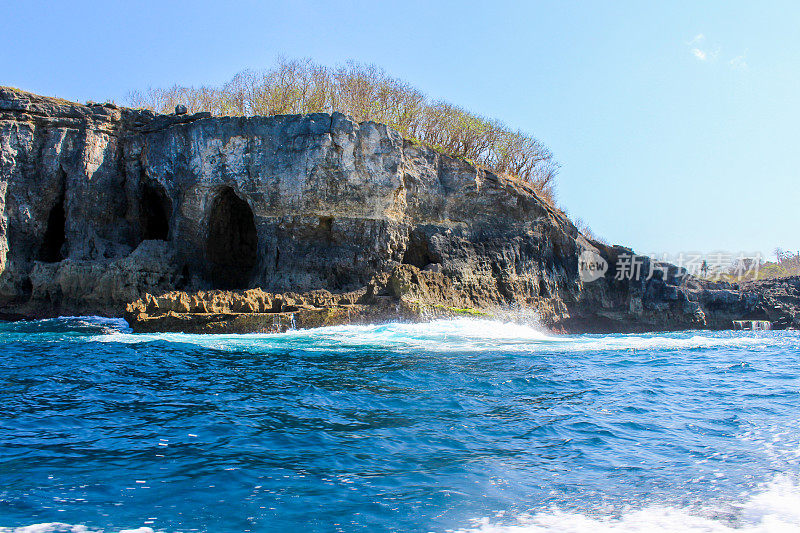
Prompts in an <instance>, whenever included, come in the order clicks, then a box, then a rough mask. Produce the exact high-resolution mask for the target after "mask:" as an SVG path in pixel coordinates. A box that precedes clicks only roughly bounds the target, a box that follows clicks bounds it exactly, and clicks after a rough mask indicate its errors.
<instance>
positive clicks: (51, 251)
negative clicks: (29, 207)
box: [39, 169, 67, 263]
mask: <svg viewBox="0 0 800 533" xmlns="http://www.w3.org/2000/svg"><path fill="white" fill-rule="evenodd" d="M60 187H61V191H60V192H59V195H58V199H57V200H56V203H55V205H54V206H53V207H52V208H50V213H49V214H48V215H47V226H46V227H45V230H44V238H43V239H42V245H41V247H40V248H39V261H42V262H44V263H58V262H59V261H62V260H63V259H64V244H65V243H66V242H67V233H66V225H67V217H66V212H65V210H64V190H65V188H66V174H65V172H64V170H63V169H62V170H61V186H60Z"/></svg>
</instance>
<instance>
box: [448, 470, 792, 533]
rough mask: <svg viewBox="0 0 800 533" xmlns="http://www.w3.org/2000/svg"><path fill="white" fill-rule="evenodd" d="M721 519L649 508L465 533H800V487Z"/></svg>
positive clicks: (481, 524)
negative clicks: (613, 514)
mask: <svg viewBox="0 0 800 533" xmlns="http://www.w3.org/2000/svg"><path fill="white" fill-rule="evenodd" d="M728 510H729V511H730V512H725V513H722V514H723V517H720V509H719V508H713V509H712V508H707V509H696V510H695V509H684V508H679V507H668V506H664V507H657V506H652V507H646V508H644V509H638V510H630V511H626V512H623V513H621V514H619V515H618V516H592V515H590V514H583V513H571V512H564V511H560V510H557V509H554V510H550V511H547V512H537V513H531V514H523V515H520V516H517V517H515V518H514V519H512V520H504V519H503V518H502V517H494V518H481V519H476V520H473V521H472V523H471V524H470V525H469V526H467V527H465V528H463V529H459V530H457V531H458V532H460V533H556V532H557V533H651V532H659V533H679V532H680V533H684V532H689V533H789V532H797V531H800V487H799V486H798V485H797V484H796V483H794V482H792V481H790V480H789V479H788V478H785V477H780V478H777V479H775V480H774V481H773V482H771V483H769V484H767V485H765V486H764V487H763V490H762V491H760V492H758V493H756V494H754V495H752V496H750V497H749V498H747V499H746V500H745V501H743V502H742V503H739V504H734V505H733V506H731V507H730V509H725V511H728Z"/></svg>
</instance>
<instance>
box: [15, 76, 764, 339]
mask: <svg viewBox="0 0 800 533" xmlns="http://www.w3.org/2000/svg"><path fill="white" fill-rule="evenodd" d="M0 172H1V178H0V179H1V181H0V311H1V312H2V313H4V315H5V316H7V317H9V316H33V317H38V316H52V315H58V314H103V315H114V316H120V315H121V314H122V313H123V312H125V308H126V305H127V304H129V303H130V302H134V303H132V304H131V306H130V307H129V309H128V311H127V313H128V315H127V316H128V317H129V319H130V320H133V321H134V322H136V323H139V322H141V323H142V324H144V323H146V321H147V319H148V316H150V315H153V316H162V315H166V314H168V313H172V314H173V315H176V316H177V315H180V316H182V317H184V319H185V317H186V316H189V315H192V316H194V317H195V318H194V319H193V320H195V321H197V320H199V317H200V315H204V316H205V315H224V316H228V315H235V314H239V315H241V314H270V313H284V312H290V313H292V312H294V313H296V312H298V311H299V310H301V309H305V310H306V311H308V312H311V311H313V310H319V309H327V310H331V311H332V312H333V311H335V312H334V313H333V314H336V313H339V312H340V308H341V309H345V308H346V306H351V307H350V308H349V312H350V315H349V316H351V317H352V316H353V310H354V309H356V308H355V307H352V306H363V308H362V309H361V310H360V311H359V312H358V313H355V314H356V315H358V316H359V317H362V318H364V319H374V318H375V317H378V316H380V317H382V319H387V318H392V316H393V315H392V313H393V312H394V313H396V315H394V316H401V317H406V316H408V313H411V314H412V315H414V316H418V314H419V310H420V309H421V308H426V309H431V308H432V309H448V308H449V309H473V310H479V311H480V310H488V309H504V308H506V309H507V308H515V307H516V308H523V309H529V310H534V311H536V312H537V313H538V315H539V317H540V319H541V320H542V322H543V323H544V324H545V325H548V326H550V327H553V328H555V329H558V330H562V331H603V330H605V331H639V330H652V329H682V328H686V327H730V324H727V322H729V321H730V320H731V319H733V318H751V317H749V316H744V315H753V314H758V313H759V312H761V311H763V309H760V308H759V307H758V306H759V301H760V300H759V296H758V295H757V294H756V293H755V292H753V291H752V290H750V291H749V292H748V291H747V290H740V289H739V288H736V287H726V288H714V287H712V286H710V285H708V284H703V283H701V282H699V281H696V280H694V281H693V280H691V279H690V280H689V281H690V283H688V284H687V281H686V280H687V278H686V277H685V276H682V275H681V273H680V272H669V268H667V269H666V271H665V272H663V273H662V274H661V275H658V276H656V275H653V276H650V277H648V279H644V277H643V278H642V279H635V280H632V279H625V278H622V279H616V278H617V277H618V276H616V275H615V274H616V272H615V269H614V267H613V265H614V264H615V262H616V259H617V258H618V257H619V256H620V254H624V253H628V252H629V251H626V250H625V249H624V248H621V247H611V246H606V245H604V244H601V243H598V242H594V241H591V240H589V239H587V238H586V237H585V236H583V235H582V234H581V233H580V232H579V231H578V230H577V229H576V228H575V226H574V225H573V224H572V223H571V222H570V221H569V220H568V219H567V218H566V217H565V216H564V214H563V213H561V212H560V211H559V210H557V209H555V208H553V207H552V206H550V205H549V204H547V203H546V202H544V201H542V200H541V199H540V198H539V196H538V195H537V194H536V192H535V190H534V189H533V188H532V187H531V186H529V185H528V184H526V183H523V182H520V181H518V180H515V179H511V178H507V177H504V176H498V175H495V174H493V173H491V172H489V171H486V170H483V169H480V168H476V167H475V166H473V165H472V164H470V163H469V162H467V161H462V160H458V159H453V158H450V157H446V156H443V155H441V154H439V153H438V152H436V151H434V150H432V149H430V148H428V147H425V146H421V145H419V144H416V143H413V142H411V141H408V140H405V139H403V138H401V137H400V136H399V134H398V133H397V132H395V131H393V130H391V129H389V128H387V127H386V126H384V125H381V124H375V123H372V122H362V123H357V122H354V121H353V120H352V119H350V118H349V117H347V116H344V115H342V114H338V113H334V114H310V115H285V116H274V117H249V118H242V117H217V118H213V117H211V116H209V115H208V114H202V113H200V114H194V115H188V114H176V115H157V114H154V113H151V112H149V111H144V110H135V109H126V108H120V107H117V106H115V105H112V104H102V105H97V104H94V105H80V104H76V103H72V102H67V101H63V100H59V99H54V98H46V97H41V96H36V95H33V94H30V93H26V92H23V91H18V90H15V89H10V88H0ZM586 249H590V250H594V251H595V252H596V253H597V254H598V255H600V256H602V257H604V258H605V259H606V260H607V261H608V262H609V264H610V265H612V267H611V268H610V269H609V271H608V272H607V273H606V274H605V276H604V277H602V278H601V279H599V280H597V281H592V282H587V283H584V282H583V281H582V280H581V279H580V277H579V276H578V258H579V255H580V253H581V252H582V251H583V250H586ZM650 268H651V265H650V264H649V262H648V263H647V264H646V265H645V269H644V272H645V273H647V272H649V271H650V270H649V269H650ZM692 283H694V285H693V284H692ZM370 287H372V289H370ZM216 290H227V291H229V292H228V293H224V294H229V295H234V294H249V295H253V294H261V296H258V297H256V296H253V298H256V299H255V300H253V299H252V298H251V297H250V296H247V297H246V298H238V297H237V298H238V299H237V298H234V297H233V296H230V298H231V302H233V301H234V300H235V301H237V302H240V303H241V302H244V301H248V302H250V304H252V305H250V304H248V305H250V307H247V306H246V305H244V304H241V306H240V307H236V306H234V308H225V307H224V306H222V307H219V306H217V304H215V303H213V302H215V301H218V300H219V299H220V298H222V296H220V295H221V294H223V293H219V292H214V291H216ZM253 290H255V291H260V292H258V293H251V291H253ZM174 291H181V292H180V293H176V292H174ZM209 291H211V292H209ZM315 291H326V292H325V294H328V295H329V296H326V298H328V300H325V299H324V298H323V299H322V300H317V301H312V300H313V297H312V296H308V295H312V294H318V295H319V294H322V293H319V292H317V293H315ZM370 291H371V292H370ZM714 291H721V292H714ZM166 294H171V295H173V296H161V295H166ZM178 294H180V296H177V295H178ZM291 294H294V295H295V296H291V297H290V296H289V295H291ZM301 294H302V295H304V296H303V297H302V298H301V300H302V302H303V303H302V305H305V306H307V308H302V307H300V305H301V304H297V305H295V304H290V303H286V302H288V301H289V300H290V299H291V298H295V299H297V298H299V296H297V295H301ZM754 294H755V296H754ZM276 295H280V296H276ZM358 295H360V296H358ZM170 298H172V299H173V300H174V301H175V302H178V301H180V302H182V303H181V307H176V308H175V309H172V308H170V309H167V307H168V306H167V307H164V306H165V305H166V303H165V302H167V301H171V300H170ZM209 298H210V300H209ZM259 298H260V299H259ZM256 301H258V302H259V303H258V304H257V305H256V304H255V303H253V302H256ZM268 301H269V302H272V303H271V305H272V307H269V305H268V304H267V302H268ZM276 301H280V302H283V303H281V304H280V305H279V306H277V308H276V305H275V302H276ZM153 302H156V303H155V304H154V303H153ZM186 302H194V303H192V304H191V306H189V307H185V306H183V303H186ZM387 302H389V303H387ZM169 305H172V304H169ZM175 305H178V304H175ZM187 305H189V304H187ZM220 305H221V304H220ZM236 305H240V304H236ZM293 305H295V306H296V307H297V310H295V311H284V306H288V307H286V309H288V308H289V307H291V306H293ZM192 306H194V307H192ZM203 306H205V307H203ZM209 306H210V307H209ZM215 306H216V307H215ZM256 308H257V310H256ZM202 309H205V311H202ZM406 309H408V310H410V311H408V313H407V312H406ZM198 310H200V311H198ZM392 310H394V311H392ZM161 311H163V312H161ZM373 311H374V313H373ZM337 316H344V315H341V314H339V315H337ZM137 317H138V318H137ZM229 318H230V317H229ZM272 318H274V317H272ZM296 318H297V317H295V319H296ZM752 318H758V317H755V316H753V317H752ZM186 320H188V319H185V321H186ZM331 320H333V319H331ZM343 320H344V319H343ZM150 323H151V324H152V323H153V322H150ZM325 323H327V322H325ZM145 327H146V326H142V328H145ZM165 327H166V326H165ZM220 327H222V326H220ZM187 328H188V329H191V328H189V327H188V326H187V327H186V328H184V329H187ZM248 328H250V329H253V328H255V326H253V325H252V324H251V326H242V327H241V328H238V329H237V328H233V327H232V329H236V330H245V329H248ZM173 329H175V328H173ZM178 329H180V328H178ZM200 329H202V328H200ZM206 329H208V328H206ZM212 329H213V328H212ZM255 329H258V328H255Z"/></svg>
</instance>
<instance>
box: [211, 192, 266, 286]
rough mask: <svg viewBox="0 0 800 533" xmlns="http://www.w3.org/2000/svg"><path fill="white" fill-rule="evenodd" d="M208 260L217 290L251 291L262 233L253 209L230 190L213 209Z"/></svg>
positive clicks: (223, 194)
mask: <svg viewBox="0 0 800 533" xmlns="http://www.w3.org/2000/svg"><path fill="white" fill-rule="evenodd" d="M207 257H208V261H209V263H210V265H209V267H210V274H211V282H212V283H213V285H214V287H216V288H220V289H246V288H248V286H249V285H250V278H251V276H252V273H253V268H254V267H255V265H256V260H257V257H258V234H257V233H256V225H255V220H254V218H253V211H252V210H251V209H250V206H249V205H248V204H247V202H245V201H244V200H242V199H241V198H239V197H238V196H237V195H236V193H235V192H233V189H231V188H229V187H228V188H225V189H223V190H222V192H220V194H219V196H218V197H217V199H216V201H215V202H214V205H213V207H212V209H211V216H210V219H209V224H208V241H207Z"/></svg>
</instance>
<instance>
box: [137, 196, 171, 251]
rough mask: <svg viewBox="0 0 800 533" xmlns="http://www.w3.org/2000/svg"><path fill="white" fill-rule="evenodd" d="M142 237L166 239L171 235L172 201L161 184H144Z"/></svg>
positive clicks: (146, 238)
mask: <svg viewBox="0 0 800 533" xmlns="http://www.w3.org/2000/svg"><path fill="white" fill-rule="evenodd" d="M140 207H141V224H142V238H143V239H145V240H158V241H166V240H167V238H168V236H169V218H170V213H171V211H172V203H171V202H170V200H169V198H167V194H166V193H165V192H164V189H163V188H162V187H160V186H155V185H150V184H144V185H142V200H141V206H140Z"/></svg>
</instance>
